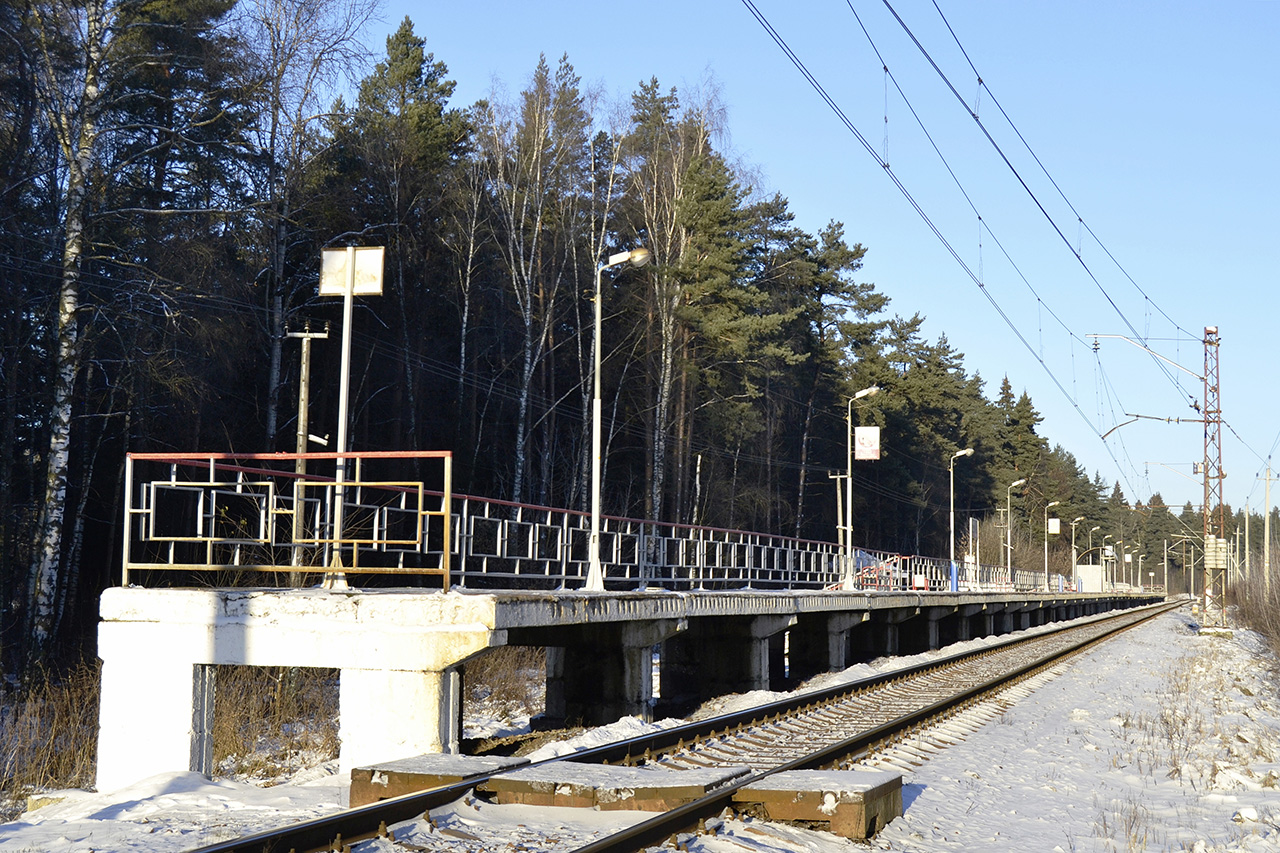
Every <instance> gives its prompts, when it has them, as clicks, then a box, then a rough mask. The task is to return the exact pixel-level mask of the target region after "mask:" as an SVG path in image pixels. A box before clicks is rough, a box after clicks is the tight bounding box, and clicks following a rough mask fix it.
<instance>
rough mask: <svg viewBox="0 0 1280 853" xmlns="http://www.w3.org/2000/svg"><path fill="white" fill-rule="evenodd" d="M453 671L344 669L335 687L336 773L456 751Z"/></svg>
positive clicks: (456, 706) (457, 734)
mask: <svg viewBox="0 0 1280 853" xmlns="http://www.w3.org/2000/svg"><path fill="white" fill-rule="evenodd" d="M460 688H461V679H460V678H459V677H458V670H457V669H456V668H451V669H447V670H444V671H442V672H432V671H417V672H406V671H396V670H376V669H344V670H342V674H341V676H340V684H339V700H338V701H339V729H338V734H339V737H341V739H342V751H341V752H340V754H339V756H338V772H339V773H341V774H342V775H347V774H349V773H350V772H351V771H352V770H353V769H355V768H356V767H364V766H368V765H370V764H377V763H378V762H382V761H393V760H395V759H400V758H410V757H412V756H415V755H422V754H424V753H429V752H448V753H456V752H457V751H458V746H459V741H460V738H461V732H460V731H459V721H460V719H461V710H462V709H461V695H460Z"/></svg>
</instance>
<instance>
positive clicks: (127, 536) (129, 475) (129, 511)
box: [120, 453, 133, 586]
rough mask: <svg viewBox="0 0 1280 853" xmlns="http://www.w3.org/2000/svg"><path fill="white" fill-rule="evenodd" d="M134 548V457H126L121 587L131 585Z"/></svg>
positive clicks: (128, 455) (127, 455)
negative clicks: (130, 568) (130, 561)
mask: <svg viewBox="0 0 1280 853" xmlns="http://www.w3.org/2000/svg"><path fill="white" fill-rule="evenodd" d="M132 546H133V456H131V455H130V454H128V453H126V454H125V455H124V541H123V542H122V543H121V546H120V562H121V565H120V585H121V586H128V585H129V559H130V551H131V549H132Z"/></svg>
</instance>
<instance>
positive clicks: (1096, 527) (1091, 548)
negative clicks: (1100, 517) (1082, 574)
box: [1089, 524, 1102, 565]
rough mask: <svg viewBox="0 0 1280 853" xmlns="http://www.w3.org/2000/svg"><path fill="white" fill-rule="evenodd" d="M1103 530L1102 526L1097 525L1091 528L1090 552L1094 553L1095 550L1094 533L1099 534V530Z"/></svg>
mask: <svg viewBox="0 0 1280 853" xmlns="http://www.w3.org/2000/svg"><path fill="white" fill-rule="evenodd" d="M1101 529H1102V527H1101V525H1097V524H1095V525H1094V526H1093V527H1090V528H1089V550H1090V551H1092V550H1093V534H1094V533H1097V532H1098V531H1099V530H1101ZM1098 562H1102V561H1101V560H1099V561H1098ZM1090 565H1092V564H1090Z"/></svg>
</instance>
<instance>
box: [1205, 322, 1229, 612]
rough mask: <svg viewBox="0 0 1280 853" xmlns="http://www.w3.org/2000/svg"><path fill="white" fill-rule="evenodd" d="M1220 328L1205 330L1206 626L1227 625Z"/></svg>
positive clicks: (1214, 327)
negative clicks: (1219, 370)
mask: <svg viewBox="0 0 1280 853" xmlns="http://www.w3.org/2000/svg"><path fill="white" fill-rule="evenodd" d="M1218 348H1219V340H1218V327H1217V326H1205V328H1204V409H1203V411H1202V412H1201V414H1202V415H1204V513H1203V519H1204V622H1205V624H1206V625H1208V626H1210V627H1214V628H1225V627H1226V625H1227V565H1226V561H1225V560H1224V559H1223V557H1224V556H1225V554H1224V552H1225V550H1226V549H1225V548H1220V547H1216V543H1217V542H1219V541H1222V540H1224V539H1225V535H1226V530H1225V518H1224V515H1225V512H1226V508H1225V507H1224V506H1223V503H1222V479H1223V477H1224V476H1225V475H1224V474H1223V473H1222V402H1221V399H1220V392H1221V385H1220V384H1219V381H1218V377H1219V373H1218Z"/></svg>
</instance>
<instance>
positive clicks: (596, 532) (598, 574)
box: [586, 246, 653, 590]
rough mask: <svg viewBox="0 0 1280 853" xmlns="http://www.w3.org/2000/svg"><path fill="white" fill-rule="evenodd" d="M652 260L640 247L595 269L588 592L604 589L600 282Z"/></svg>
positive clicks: (611, 258)
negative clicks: (618, 270)
mask: <svg viewBox="0 0 1280 853" xmlns="http://www.w3.org/2000/svg"><path fill="white" fill-rule="evenodd" d="M651 260H653V253H652V252H650V251H649V250H648V249H646V248H644V247H643V246H641V247H640V248H638V249H632V250H631V251H630V252H619V253H618V254H616V255H610V256H609V260H608V261H606V262H605V263H603V264H600V265H599V266H597V267H596V300H595V301H596V310H595V315H596V316H595V321H596V328H595V342H594V343H593V344H592V371H593V373H594V374H595V376H594V383H595V390H594V393H593V394H592V398H591V542H590V544H589V546H588V561H589V562H588V566H587V587H586V588H587V589H590V590H603V589H604V569H603V568H602V567H601V565H600V410H601V408H602V405H601V402H600V316H601V308H600V303H601V299H600V280H601V278H602V276H603V273H604V271H605V270H607V269H609V268H610V267H616V266H618V265H619V264H625V263H628V262H630V263H631V265H632V266H634V267H642V266H644V265H645V264H647V263H649V262H650V261H651Z"/></svg>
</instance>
